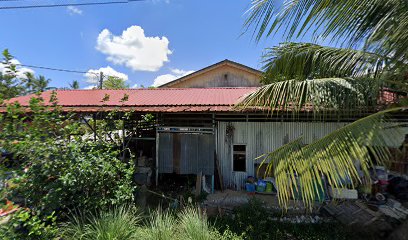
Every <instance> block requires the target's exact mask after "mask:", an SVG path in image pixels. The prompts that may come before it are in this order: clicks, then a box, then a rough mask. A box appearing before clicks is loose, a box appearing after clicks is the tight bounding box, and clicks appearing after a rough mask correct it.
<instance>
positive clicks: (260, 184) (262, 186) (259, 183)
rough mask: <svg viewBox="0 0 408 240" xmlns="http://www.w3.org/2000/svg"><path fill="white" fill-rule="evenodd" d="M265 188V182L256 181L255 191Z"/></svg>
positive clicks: (261, 190) (262, 190)
mask: <svg viewBox="0 0 408 240" xmlns="http://www.w3.org/2000/svg"><path fill="white" fill-rule="evenodd" d="M265 190H266V182H265V181H263V180H258V182H257V183H256V191H257V192H265Z"/></svg>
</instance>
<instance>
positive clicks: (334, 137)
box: [238, 0, 408, 207]
mask: <svg viewBox="0 0 408 240" xmlns="http://www.w3.org/2000/svg"><path fill="white" fill-rule="evenodd" d="M245 27H246V30H250V29H253V30H254V36H255V39H256V40H257V41H258V40H260V39H261V38H262V37H269V36H273V35H274V34H276V33H277V32H278V31H280V32H281V31H283V32H284V35H285V37H286V41H287V42H284V43H282V44H280V45H279V46H275V47H272V48H269V49H266V51H265V53H264V55H263V70H264V72H265V74H264V77H263V82H264V83H265V84H266V85H264V86H263V87H261V88H260V89H259V90H258V91H256V92H254V93H252V94H250V95H248V96H247V97H246V98H245V99H244V100H243V101H242V102H241V103H240V104H239V105H238V107H244V108H249V107H262V108H265V109H266V110H268V111H271V113H272V114H274V113H276V112H280V111H290V112H292V113H294V114H297V113H299V112H301V111H303V110H305V109H307V110H310V111H313V112H324V111H335V112H339V111H348V110H349V109H353V110H359V111H368V112H372V111H376V110H378V107H379V106H378V104H377V103H378V94H379V93H380V91H381V90H382V89H384V88H385V87H392V88H399V89H401V90H404V91H405V92H406V91H407V89H408V88H407V86H408V85H407V80H408V65H407V61H408V31H406V29H407V27H408V2H407V1H400V0H385V1H384V0H381V1H380V0H359V1H357V0H344V1H333V0H317V1H316V0H314V1H311V0H286V1H285V2H284V3H283V4H282V5H281V6H278V4H277V3H276V2H275V1H273V0H253V1H252V6H251V8H250V9H249V10H248V18H247V21H246V23H245ZM310 31H312V36H313V41H314V42H313V43H297V42H290V41H291V40H292V39H294V38H298V37H302V36H303V35H304V34H305V33H306V32H310ZM319 42H328V43H330V44H331V45H332V47H329V46H322V45H319V44H317V43H319ZM404 110H406V109H405V107H399V108H394V109H388V110H384V111H381V112H378V113H375V114H372V115H369V116H367V117H364V118H361V119H359V120H357V121H356V122H354V123H352V124H349V125H347V126H345V127H343V128H341V129H339V130H337V131H335V132H333V133H331V134H329V135H327V136H326V137H324V138H322V139H320V140H318V141H316V142H314V143H312V144H309V145H308V146H303V144H302V139H301V138H299V139H297V140H295V141H293V142H291V143H289V144H287V145H284V146H283V147H281V148H279V149H277V150H276V151H274V152H272V153H267V154H265V155H263V156H262V158H263V160H264V161H263V163H265V164H267V174H270V175H274V176H275V178H276V179H277V186H278V188H279V194H278V196H279V200H280V203H281V204H282V205H283V206H284V207H286V206H287V204H288V201H289V197H290V196H293V195H294V194H295V192H300V193H301V196H302V199H303V200H304V202H305V204H306V205H307V206H311V205H312V203H313V201H314V199H316V198H317V197H318V193H317V191H316V189H319V188H322V186H323V183H322V176H325V177H326V179H327V180H328V182H329V183H330V185H332V186H335V187H344V186H345V183H344V181H343V180H344V179H360V177H359V175H358V174H357V170H356V167H355V163H356V162H358V163H359V165H360V166H361V168H362V170H363V172H364V173H365V175H368V169H369V167H371V166H372V165H373V164H374V162H376V163H377V164H386V163H387V161H389V159H390V152H389V149H388V147H387V145H388V144H389V143H390V142H393V141H396V139H397V138H396V137H395V136H396V135H398V134H400V130H399V129H400V128H399V127H398V126H397V125H395V124H392V123H391V122H392V121H391V120H392V113H394V112H399V111H404ZM405 114H406V113H405ZM385 126H386V127H385ZM390 136H391V137H390ZM394 144H396V145H398V143H396V142H394Z"/></svg>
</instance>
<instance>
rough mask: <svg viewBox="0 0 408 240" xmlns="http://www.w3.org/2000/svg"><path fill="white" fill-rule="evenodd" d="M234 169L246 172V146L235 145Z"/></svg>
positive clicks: (233, 154)
mask: <svg viewBox="0 0 408 240" xmlns="http://www.w3.org/2000/svg"><path fill="white" fill-rule="evenodd" d="M232 170H233V171H234V172H246V146H245V145H234V146H233V153H232Z"/></svg>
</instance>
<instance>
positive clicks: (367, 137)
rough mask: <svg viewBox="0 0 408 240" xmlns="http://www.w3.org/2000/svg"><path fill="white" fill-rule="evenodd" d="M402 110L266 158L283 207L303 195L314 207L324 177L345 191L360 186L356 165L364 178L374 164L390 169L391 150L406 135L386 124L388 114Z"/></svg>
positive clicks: (372, 117) (287, 147)
mask: <svg viewBox="0 0 408 240" xmlns="http://www.w3.org/2000/svg"><path fill="white" fill-rule="evenodd" d="M401 109H403V108H397V109H390V110H386V111H382V112H379V113H376V114H372V115H370V116H368V117H365V118H362V119H359V120H357V121H355V122H354V123H351V124H348V125H346V126H345V127H343V128H340V129H338V130H337V131H334V132H332V133H330V134H328V135H326V136H325V137H323V138H321V139H319V140H317V141H315V142H313V143H311V144H309V145H307V146H303V144H302V141H301V139H298V140H296V141H293V142H291V143H289V144H286V145H284V146H283V147H281V148H279V149H277V150H275V151H274V152H271V153H268V154H265V156H264V159H263V162H262V164H265V163H267V164H268V167H267V175H273V176H275V178H276V185H277V188H278V198H279V202H280V204H281V205H282V206H284V207H287V204H288V202H289V200H290V199H291V198H292V197H293V196H295V195H296V193H299V192H300V194H301V199H302V200H303V201H304V204H305V205H306V206H309V207H312V205H313V202H314V201H315V200H316V199H317V198H319V194H320V193H319V191H317V189H324V183H323V180H322V176H325V178H326V180H327V181H328V183H329V184H330V185H331V186H332V187H335V188H345V187H347V185H348V184H349V183H351V185H354V184H356V183H359V182H360V177H361V176H360V175H359V173H358V172H357V169H356V163H358V164H359V165H360V168H361V171H362V172H363V173H364V175H365V176H369V168H370V167H372V166H373V165H374V163H376V164H379V165H387V164H388V163H389V159H390V155H391V154H390V152H389V149H388V146H390V145H391V146H398V145H399V144H400V143H401V141H402V137H403V134H401V129H400V128H399V127H398V125H397V124H391V123H388V124H387V120H388V119H387V117H386V114H387V113H390V112H396V111H400V110H401ZM398 136H400V137H398ZM358 170H360V169H358Z"/></svg>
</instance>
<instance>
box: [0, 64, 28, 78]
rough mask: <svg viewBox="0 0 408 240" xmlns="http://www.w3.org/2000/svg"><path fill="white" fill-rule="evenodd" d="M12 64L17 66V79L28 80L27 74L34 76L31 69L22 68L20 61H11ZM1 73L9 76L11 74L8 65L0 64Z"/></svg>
mask: <svg viewBox="0 0 408 240" xmlns="http://www.w3.org/2000/svg"><path fill="white" fill-rule="evenodd" d="M10 63H11V64H13V65H16V70H17V76H16V77H17V78H21V79H26V78H27V76H26V73H31V74H34V73H35V72H34V70H32V69H31V68H27V67H22V66H20V64H21V63H20V61H18V60H17V59H12V60H10ZM0 72H1V73H2V74H4V75H7V74H8V73H9V70H8V69H7V65H6V64H4V63H2V62H0Z"/></svg>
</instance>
